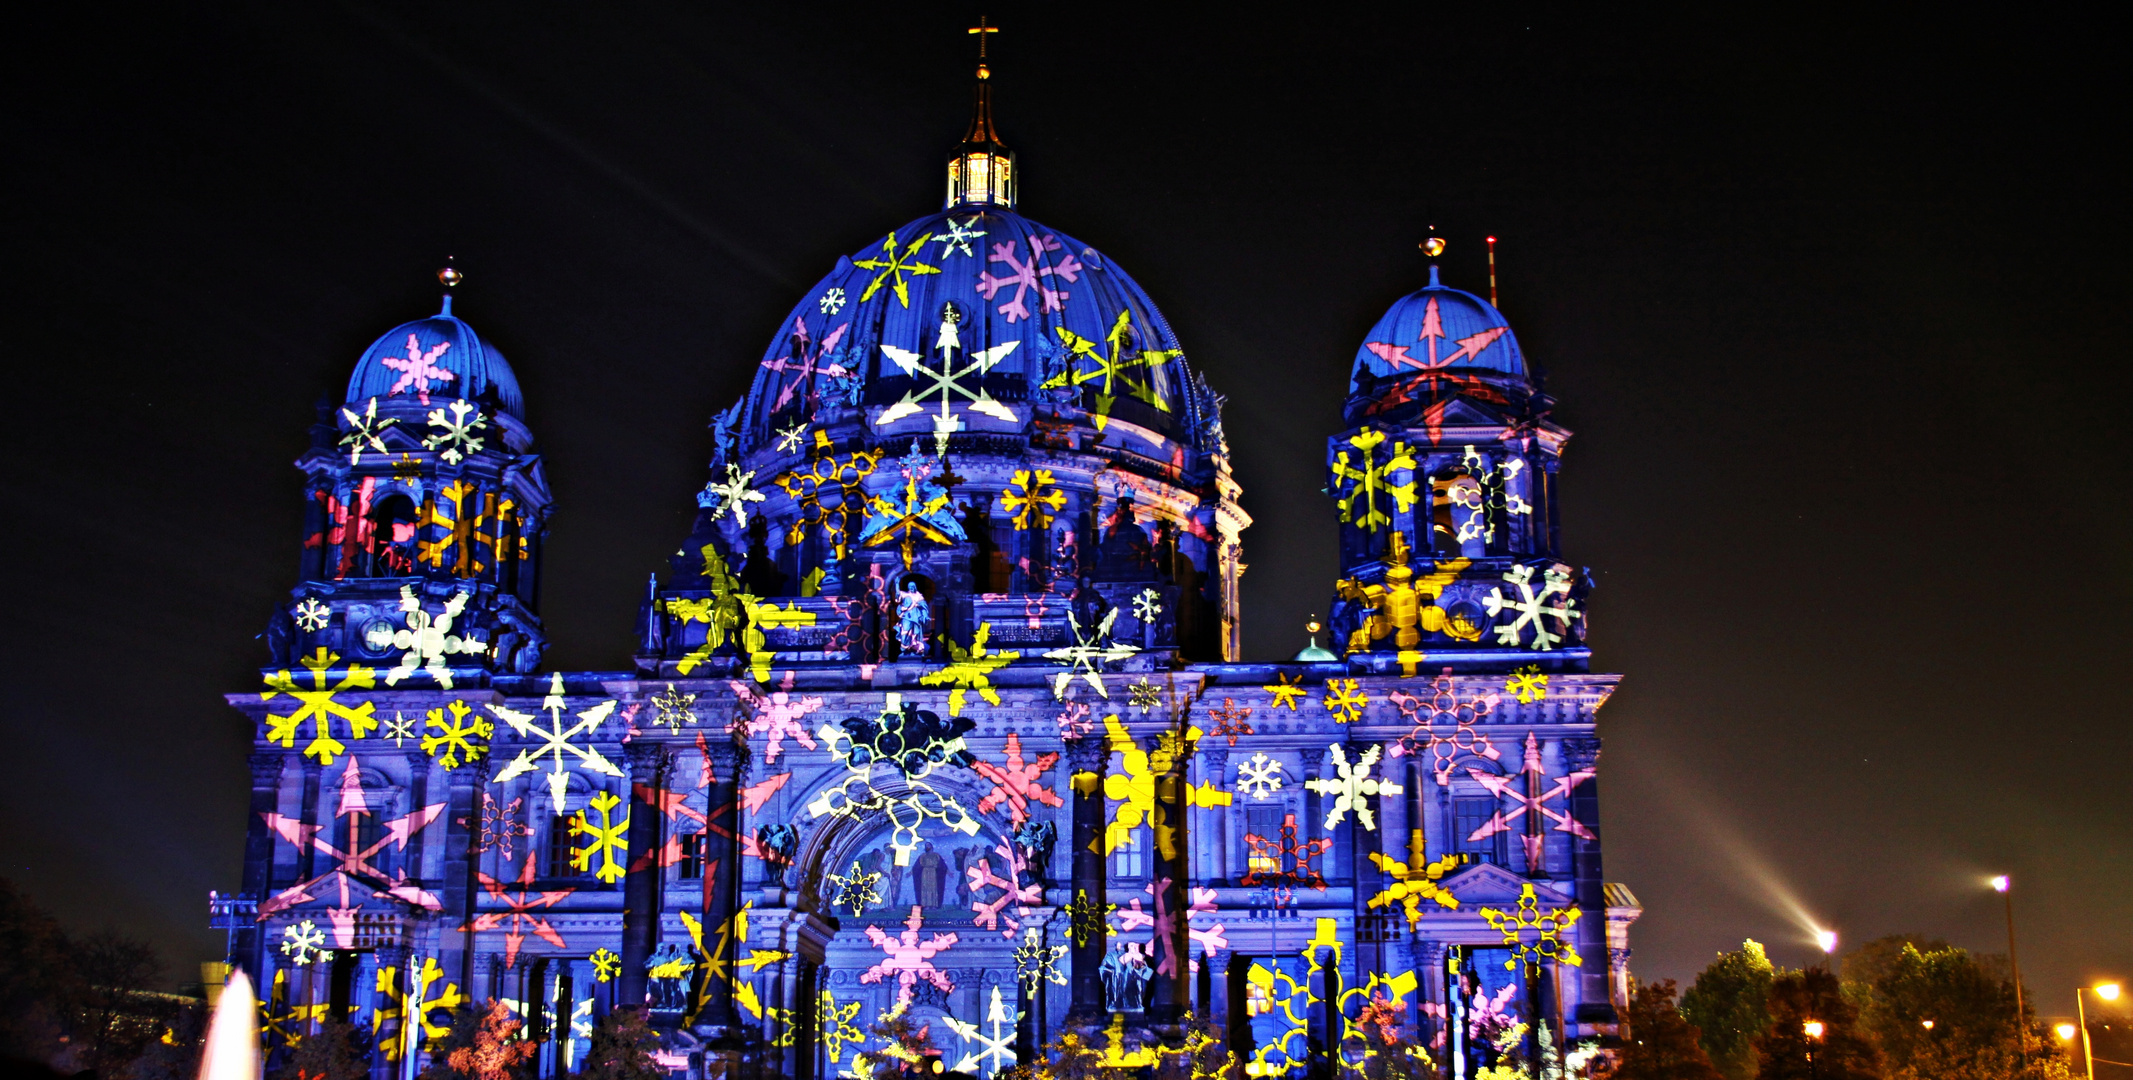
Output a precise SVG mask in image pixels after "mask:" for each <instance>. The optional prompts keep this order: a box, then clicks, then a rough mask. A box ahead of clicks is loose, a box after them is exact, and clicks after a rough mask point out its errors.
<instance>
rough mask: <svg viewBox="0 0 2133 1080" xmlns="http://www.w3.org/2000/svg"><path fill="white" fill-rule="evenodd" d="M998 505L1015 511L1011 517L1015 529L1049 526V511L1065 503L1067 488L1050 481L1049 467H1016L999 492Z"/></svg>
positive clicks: (1056, 510)
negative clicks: (1061, 488)
mask: <svg viewBox="0 0 2133 1080" xmlns="http://www.w3.org/2000/svg"><path fill="white" fill-rule="evenodd" d="M1000 505H1001V507H1002V508H1004V509H1006V510H1007V512H1008V513H1010V514H1013V515H1014V517H1013V518H1012V519H1011V520H1013V521H1014V523H1015V528H1017V529H1023V530H1026V529H1043V528H1049V527H1050V526H1051V524H1052V515H1053V514H1056V513H1058V512H1059V511H1060V510H1061V509H1062V508H1064V507H1065V506H1066V492H1064V491H1061V490H1059V488H1058V487H1056V486H1055V485H1054V484H1053V481H1052V470H1050V469H1037V470H1034V471H1032V470H1029V469H1017V470H1015V478H1014V479H1013V480H1011V481H1009V482H1008V484H1007V490H1006V491H1003V492H1001V493H1000ZM1047 506H1049V507H1051V510H1050V511H1049V512H1047V511H1046V510H1045V507H1047Z"/></svg>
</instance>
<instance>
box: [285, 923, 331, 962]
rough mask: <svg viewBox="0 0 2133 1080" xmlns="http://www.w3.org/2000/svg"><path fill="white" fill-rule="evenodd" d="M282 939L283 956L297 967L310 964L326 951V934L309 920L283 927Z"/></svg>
mask: <svg viewBox="0 0 2133 1080" xmlns="http://www.w3.org/2000/svg"><path fill="white" fill-rule="evenodd" d="M281 937H282V941H281V954H282V955H283V956H286V957H288V958H289V962H290V963H292V964H295V965H296V966H297V967H303V966H304V965H306V964H309V963H310V962H311V961H313V960H316V959H318V958H319V955H320V954H322V953H324V952H325V951H326V932H325V931H323V930H320V929H319V928H318V924H317V923H314V922H312V921H311V920H309V919H305V920H304V921H303V922H300V923H297V924H295V925H293V926H285V927H282V931H281Z"/></svg>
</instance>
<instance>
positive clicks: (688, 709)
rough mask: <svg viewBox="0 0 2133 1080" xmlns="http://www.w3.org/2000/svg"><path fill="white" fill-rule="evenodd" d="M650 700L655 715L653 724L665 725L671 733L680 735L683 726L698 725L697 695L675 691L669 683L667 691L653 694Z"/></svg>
mask: <svg viewBox="0 0 2133 1080" xmlns="http://www.w3.org/2000/svg"><path fill="white" fill-rule="evenodd" d="M650 700H651V702H652V711H653V714H654V715H653V717H652V723H655V724H665V725H666V726H667V731H668V732H669V733H671V734H674V735H679V734H681V728H682V725H683V724H694V723H696V695H695V694H684V693H682V692H681V691H680V690H677V689H675V687H674V684H673V683H668V684H667V688H666V689H665V690H663V691H661V692H659V693H657V694H653V695H652V697H651V699H650Z"/></svg>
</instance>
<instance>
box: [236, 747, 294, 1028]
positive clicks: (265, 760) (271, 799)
mask: <svg viewBox="0 0 2133 1080" xmlns="http://www.w3.org/2000/svg"><path fill="white" fill-rule="evenodd" d="M289 757H290V755H289V754H287V753H283V752H278V751H263V752H260V753H256V754H253V755H252V756H251V766H252V802H251V811H252V812H251V814H250V815H249V816H248V820H246V822H245V827H244V894H243V895H245V896H247V897H250V898H251V899H252V901H253V902H255V903H257V902H259V901H262V900H265V899H266V898H267V894H268V893H269V892H271V891H273V885H274V834H273V833H271V832H268V831H267V815H268V814H271V813H274V812H275V811H277V810H279V809H280V808H281V777H282V773H283V771H284V770H285V769H286V768H287V765H288V761H289ZM261 949H262V944H261V939H260V933H259V927H258V924H256V923H248V924H247V925H246V926H245V927H244V928H243V929H240V930H238V931H237V932H236V933H235V934H233V935H231V936H230V955H229V962H230V963H231V964H232V965H233V966H236V967H240V968H243V969H245V973H246V974H247V975H249V976H250V977H251V979H252V983H253V986H254V991H255V992H256V993H258V994H261V995H264V994H266V993H267V990H268V988H267V986H266V985H265V980H264V978H263V976H264V975H265V974H266V968H265V965H264V964H262V963H261V960H262V957H261V955H260V954H261Z"/></svg>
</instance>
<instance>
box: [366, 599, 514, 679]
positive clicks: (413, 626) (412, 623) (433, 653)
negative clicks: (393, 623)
mask: <svg viewBox="0 0 2133 1080" xmlns="http://www.w3.org/2000/svg"><path fill="white" fill-rule="evenodd" d="M471 599H473V596H472V594H470V593H464V592H455V593H453V594H452V598H451V599H449V600H446V601H445V602H444V612H443V614H440V615H431V614H430V613H429V612H427V611H425V610H423V607H422V598H421V597H420V596H417V595H415V587H414V586H412V585H402V586H400V613H401V616H402V617H403V618H404V619H405V620H406V621H407V625H406V626H404V627H402V628H401V629H398V630H392V629H388V628H386V627H385V626H382V625H379V626H374V627H373V628H372V629H371V631H370V633H369V634H367V635H365V637H364V639H363V641H364V644H366V645H369V646H370V647H371V649H372V650H373V651H376V652H384V651H385V650H387V649H400V650H403V651H402V653H401V655H400V662H399V663H398V664H397V665H395V666H394V667H393V668H391V669H390V670H388V671H386V673H385V685H387V686H398V685H400V680H402V679H405V678H407V677H408V676H410V675H413V674H414V673H416V672H417V671H421V672H424V673H426V674H428V675H429V676H430V677H431V678H433V679H436V680H437V685H439V686H441V687H444V688H445V689H446V690H450V689H451V688H452V669H451V668H448V667H446V666H445V663H444V658H445V657H447V656H451V655H453V654H455V653H456V654H459V655H463V656H479V655H481V654H482V653H484V652H486V651H488V646H487V645H484V644H482V641H481V639H480V638H478V637H476V636H474V635H473V634H471V633H468V634H463V635H462V634H454V633H452V622H453V620H455V619H457V618H459V616H460V615H461V614H462V613H463V612H465V611H466V608H467V601H469V600H471Z"/></svg>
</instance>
